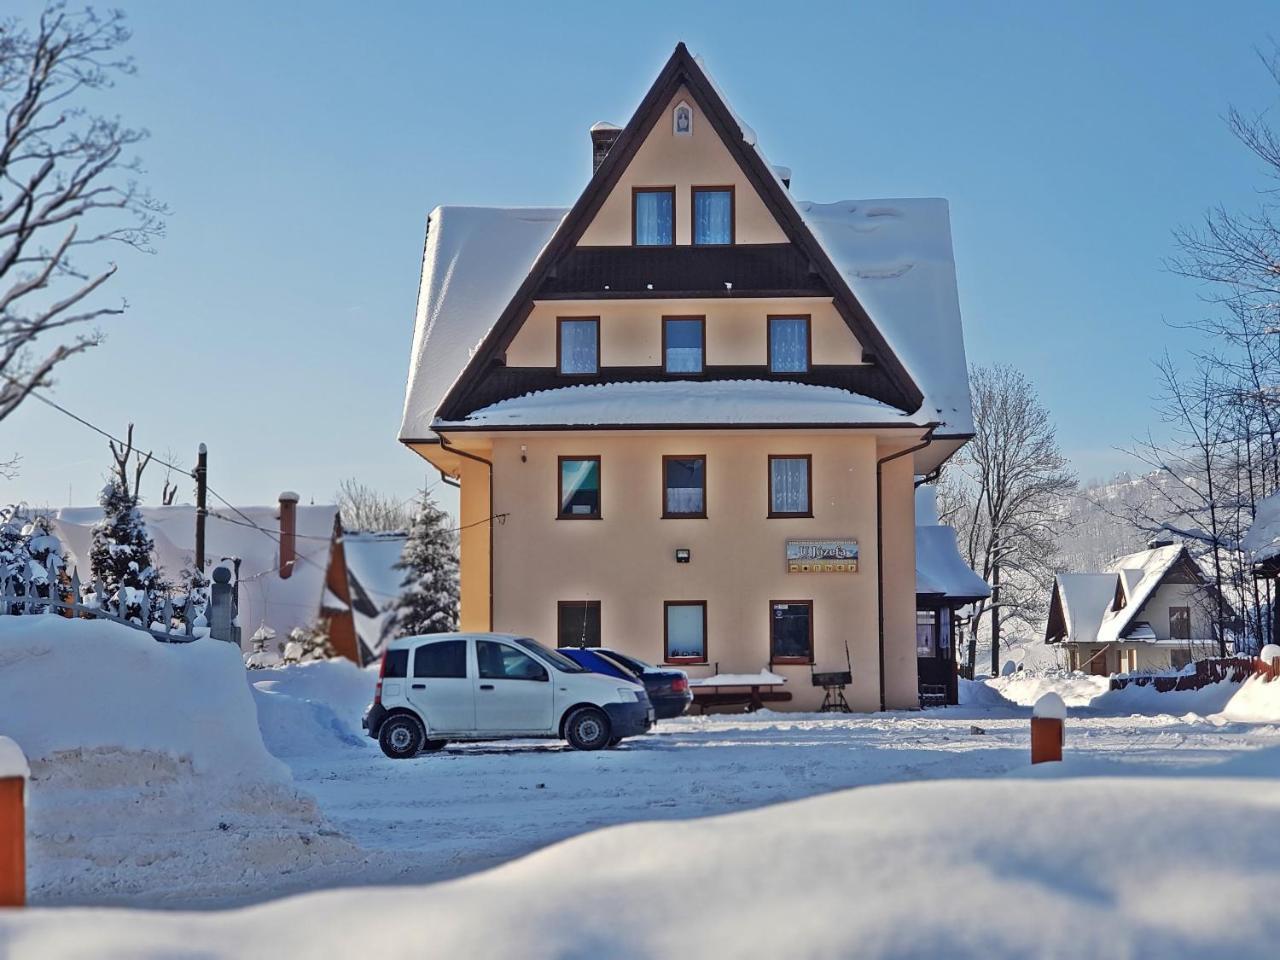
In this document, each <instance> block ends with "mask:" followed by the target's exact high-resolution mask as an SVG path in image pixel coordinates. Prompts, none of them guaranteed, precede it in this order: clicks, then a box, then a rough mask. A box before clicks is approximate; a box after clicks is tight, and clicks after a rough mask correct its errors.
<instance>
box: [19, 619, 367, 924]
mask: <svg viewBox="0 0 1280 960" xmlns="http://www.w3.org/2000/svg"><path fill="white" fill-rule="evenodd" d="M0 734H3V735H5V736H8V737H11V738H12V739H13V740H15V741H16V742H17V743H18V745H19V746H21V747H22V749H23V751H24V752H25V753H26V755H27V757H28V758H29V760H30V761H31V782H30V787H29V794H28V807H29V814H28V828H29V844H30V849H29V851H28V862H29V864H30V869H29V878H28V879H29V886H30V898H31V900H32V902H33V903H53V902H69V903H133V904H137V903H140V902H142V903H151V904H164V903H166V902H181V903H185V904H190V903H191V902H192V901H193V899H196V900H200V901H201V902H207V903H209V904H216V903H220V902H223V901H227V900H234V899H236V898H237V894H238V892H239V891H240V889H241V888H242V887H243V886H244V885H245V884H246V883H254V884H260V883H261V882H262V880H263V878H264V877H272V878H274V877H283V879H282V880H281V881H280V887H281V888H282V889H285V890H287V889H291V888H297V887H301V886H304V885H305V884H304V883H303V882H302V880H301V875H303V874H305V873H306V871H309V870H313V869H315V868H317V867H321V866H324V867H332V866H333V865H334V864H337V863H340V862H343V861H348V860H352V859H357V858H358V857H359V855H358V853H357V851H356V850H355V849H354V848H353V847H352V846H351V845H350V844H348V843H347V842H346V841H345V840H343V839H342V838H340V837H339V836H337V835H336V834H335V833H334V831H332V830H329V829H327V828H326V825H325V822H324V820H323V818H322V817H321V815H320V813H319V812H318V810H317V809H316V806H315V804H314V803H313V802H312V800H311V799H310V798H309V797H307V796H306V795H304V794H301V793H299V792H298V791H297V790H296V789H295V788H294V786H293V781H292V777H291V775H290V773H289V770H288V768H287V767H286V766H285V765H284V764H283V763H281V762H280V761H279V760H277V759H275V758H274V757H273V756H271V754H270V753H268V752H267V749H266V747H265V746H264V745H263V741H262V735H261V734H260V733H259V730H258V716H257V711H256V709H255V704H254V698H253V694H252V693H251V690H250V687H249V684H248V682H247V680H246V678H245V672H244V668H243V665H242V663H241V660H240V655H239V651H238V650H237V649H236V648H235V647H233V646H230V645H228V644H225V643H222V642H220V641H216V640H209V639H203V640H197V641H195V642H193V643H189V644H166V643H159V642H157V641H155V640H153V639H151V638H150V637H149V636H148V635H146V634H144V633H142V632H140V631H137V630H131V629H129V628H127V627H124V626H120V625H118V624H112V623H105V622H101V621H89V620H66V619H64V618H62V617H58V616H28V617H3V618H0ZM295 875H297V877H296V879H298V881H299V882H297V883H292V882H291V878H295Z"/></svg>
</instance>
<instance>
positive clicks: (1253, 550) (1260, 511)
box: [1240, 492, 1280, 563]
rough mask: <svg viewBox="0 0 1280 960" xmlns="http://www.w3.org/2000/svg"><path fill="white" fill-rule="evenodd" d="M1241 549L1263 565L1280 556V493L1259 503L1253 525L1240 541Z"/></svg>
mask: <svg viewBox="0 0 1280 960" xmlns="http://www.w3.org/2000/svg"><path fill="white" fill-rule="evenodd" d="M1240 549H1241V550H1243V551H1244V552H1245V554H1246V555H1248V556H1250V557H1252V558H1253V562H1254V563H1263V562H1264V561H1266V560H1270V559H1272V558H1273V557H1275V556H1278V555H1280V492H1277V493H1273V494H1272V495H1271V496H1269V497H1264V498H1263V499H1261V500H1259V501H1258V505H1257V507H1256V508H1255V511H1254V516H1253V524H1252V525H1251V526H1250V527H1249V530H1248V532H1247V533H1245V535H1244V537H1242V538H1241V540H1240Z"/></svg>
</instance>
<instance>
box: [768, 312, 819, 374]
mask: <svg viewBox="0 0 1280 960" xmlns="http://www.w3.org/2000/svg"><path fill="white" fill-rule="evenodd" d="M775 320H803V321H804V369H803V370H775V369H773V321H775ZM764 341H765V347H764V349H765V357H764V365H765V368H766V369H767V370H768V371H769V372H770V373H772V374H777V375H779V376H783V377H785V376H788V375H790V374H797V373H811V372H812V371H813V314H811V313H770V314H766V315H765V320H764Z"/></svg>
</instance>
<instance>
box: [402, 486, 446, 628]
mask: <svg viewBox="0 0 1280 960" xmlns="http://www.w3.org/2000/svg"><path fill="white" fill-rule="evenodd" d="M452 527H453V523H452V520H451V518H450V517H449V514H447V513H445V512H444V511H443V510H441V509H440V508H439V507H438V506H437V505H436V504H435V502H434V501H433V500H431V499H430V497H428V496H427V495H426V494H425V493H424V494H423V496H422V506H421V507H420V509H419V510H418V513H417V516H415V517H414V520H413V524H412V526H411V527H410V528H409V539H408V541H407V542H406V543H405V547H404V553H403V554H401V557H400V562H399V563H397V564H396V569H397V570H403V571H404V579H403V580H402V581H401V582H400V596H399V597H397V598H396V600H395V602H394V604H392V610H393V613H394V615H393V617H392V619H391V622H390V624H389V625H388V629H389V631H390V633H391V635H392V636H397V637H409V636H415V635H417V634H423V633H448V632H449V631H450V630H456V629H457V628H458V537H457V534H456V533H455V532H454V531H453V529H452Z"/></svg>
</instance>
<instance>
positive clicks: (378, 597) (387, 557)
mask: <svg viewBox="0 0 1280 960" xmlns="http://www.w3.org/2000/svg"><path fill="white" fill-rule="evenodd" d="M408 539H409V537H408V535H407V534H404V533H348V534H345V535H344V536H343V538H342V551H343V553H344V554H345V555H346V558H347V583H348V585H349V586H350V588H351V616H352V618H353V619H354V621H355V627H356V635H357V636H359V638H360V642H361V644H363V645H364V647H365V650H366V651H367V653H368V654H369V655H370V656H371V657H372V656H376V655H377V654H379V653H381V652H382V647H383V642H384V636H383V632H384V630H385V629H386V626H387V621H388V620H390V619H391V611H390V610H389V609H388V608H389V607H390V605H391V604H392V603H393V602H394V601H395V599H396V597H397V596H399V595H400V580H401V578H402V577H403V573H402V572H401V571H399V570H396V569H395V565H396V564H397V563H399V562H400V555H401V554H402V553H403V552H404V545H405V542H406V541H407V540H408Z"/></svg>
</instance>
